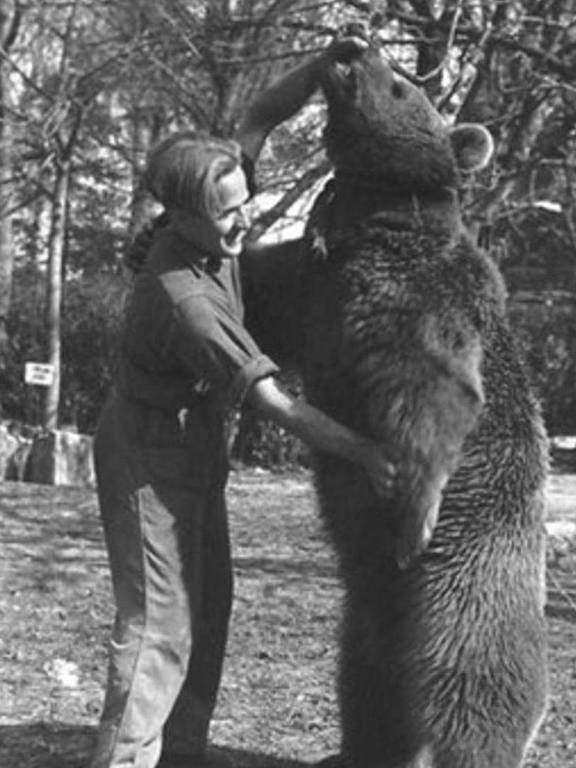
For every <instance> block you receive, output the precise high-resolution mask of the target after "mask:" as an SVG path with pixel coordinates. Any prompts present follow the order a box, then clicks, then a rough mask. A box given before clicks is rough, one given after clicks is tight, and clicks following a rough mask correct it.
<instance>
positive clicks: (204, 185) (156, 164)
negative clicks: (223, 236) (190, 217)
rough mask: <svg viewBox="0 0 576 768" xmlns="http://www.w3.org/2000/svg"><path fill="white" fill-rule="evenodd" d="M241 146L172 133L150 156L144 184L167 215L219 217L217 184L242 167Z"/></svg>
mask: <svg viewBox="0 0 576 768" xmlns="http://www.w3.org/2000/svg"><path fill="white" fill-rule="evenodd" d="M241 157H242V156H241V150H240V145H239V144H238V143H237V142H236V141H232V140H230V139H221V138H217V137H215V136H209V135H207V134H202V133H196V132H194V131H183V132H180V133H175V134H173V135H172V136H170V137H168V138H167V139H165V140H164V141H162V142H161V143H160V144H158V145H157V146H156V147H155V148H154V149H153V150H152V151H151V152H150V154H149V156H148V163H147V167H146V170H145V173H144V184H145V186H146V188H147V189H148V191H149V192H150V193H151V194H152V195H153V197H155V198H156V200H158V202H159V203H161V204H162V205H163V206H164V207H165V208H166V209H167V210H168V211H169V210H170V209H175V208H176V209H184V210H188V211H191V212H192V211H194V212H196V213H199V214H201V215H202V214H203V215H207V216H210V217H214V216H218V215H219V214H220V213H221V201H220V198H219V196H218V192H217V188H216V183H217V181H218V180H219V179H220V178H222V176H225V175H227V174H228V173H232V172H233V171H234V170H235V169H236V168H238V167H240V166H241Z"/></svg>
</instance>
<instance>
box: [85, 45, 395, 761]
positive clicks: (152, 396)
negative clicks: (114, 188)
mask: <svg viewBox="0 0 576 768" xmlns="http://www.w3.org/2000/svg"><path fill="white" fill-rule="evenodd" d="M362 47H363V46H362V41H360V40H358V41H354V40H348V41H342V42H341V43H338V44H333V45H332V46H329V47H328V48H327V49H326V50H325V51H323V52H322V53H321V54H319V55H318V56H316V57H315V58H313V59H311V60H310V61H308V62H306V63H305V64H303V65H302V66H300V67H299V68H297V69H296V70H294V71H292V72H290V73H288V75H286V76H285V77H284V78H283V79H282V80H280V81H279V82H278V83H276V84H274V85H272V86H271V88H270V89H269V90H268V91H266V92H264V93H263V94H262V96H261V97H260V98H258V99H256V101H255V103H254V104H253V105H252V108H250V109H249V110H248V113H247V115H246V117H245V118H244V120H243V121H242V123H241V125H240V127H239V130H238V132H237V134H236V138H235V139H234V140H227V139H221V138H216V137H212V136H204V135H198V134H196V133H194V132H183V133H178V134H175V135H174V136H171V137H169V138H168V139H166V140H164V141H163V142H162V143H161V144H160V145H159V146H158V147H157V148H156V149H155V150H154V151H153V152H152V153H151V155H150V157H149V161H148V166H147V169H146V173H145V180H146V184H147V185H148V188H149V189H150V191H151V192H152V194H153V195H154V196H155V197H156V199H157V200H158V201H159V202H160V203H162V204H163V206H164V208H165V209H166V211H167V222H165V226H163V227H162V228H161V229H159V230H158V231H157V232H156V234H155V236H154V239H153V242H152V247H151V251H150V253H149V255H148V258H147V259H146V262H145V263H144V264H143V265H142V266H141V270H140V274H138V275H137V276H136V277H135V280H134V283H133V286H132V289H131V292H130V296H129V298H128V300H127V306H126V309H125V315H124V320H123V328H122V332H121V337H120V345H119V347H120V348H119V361H118V370H117V374H116V380H115V386H114V389H113V392H112V393H111V396H110V398H109V399H108V402H107V403H106V405H105V407H104V409H103V412H102V414H101V418H100V421H99V425H98V429H97V433H96V436H95V443H94V445H95V448H94V450H95V465H96V475H97V491H98V499H99V505H100V510H101V517H102V521H103V528H104V534H105V540H106V545H107V549H108V555H109V562H110V567H111V574H112V585H113V592H114V598H115V603H116V617H115V623H114V627H113V630H112V637H111V641H110V661H109V672H108V684H107V690H106V696H105V701H104V706H103V711H102V715H101V722H100V727H99V731H98V736H97V740H96V747H95V752H94V755H93V758H92V761H91V768H124V767H125V766H135V768H153V767H154V766H159V767H160V766H161V767H162V768H178V767H179V766H180V767H183V766H186V768H205V767H206V766H210V765H218V764H219V763H220V764H221V763H222V760H221V758H218V755H215V754H214V753H213V752H212V751H210V750H208V747H207V743H208V731H209V724H210V719H211V716H212V712H213V710H214V706H215V702H216V696H217V691H218V687H219V682H220V677H221V671H222V663H223V658H224V652H225V645H226V636H227V628H228V620H229V615H230V608H231V600H232V569H231V558H230V544H229V537H228V525H227V512H226V503H225V485H226V480H227V460H226V455H225V453H226V452H225V440H224V422H223V416H224V412H225V409H226V408H227V407H229V406H233V405H235V406H238V405H240V404H241V403H243V402H248V403H250V404H251V405H252V406H253V407H255V408H256V409H258V411H259V412H260V413H261V414H263V415H264V416H266V417H269V418H271V419H273V420H274V421H276V422H277V423H278V424H280V425H281V426H283V427H285V428H286V429H288V430H290V431H291V432H292V433H294V434H295V435H297V436H298V437H300V438H301V439H302V440H304V441H305V442H307V443H308V444H309V445H310V446H312V447H313V448H314V449H316V450H319V451H331V452H333V453H335V454H338V455H340V456H342V457H344V458H345V459H347V460H349V461H353V462H357V463H359V464H360V465H362V466H363V467H364V468H365V470H366V472H367V473H368V474H369V476H370V478H371V480H372V482H373V485H374V488H375V490H376V491H377V493H379V494H382V495H386V494H388V493H389V491H390V487H391V484H392V483H393V481H394V473H395V470H394V467H393V465H392V464H391V463H390V462H389V460H388V457H387V454H386V450H385V449H384V447H383V446H380V445H377V444H375V443H373V442H372V441H371V440H370V439H368V438H366V437H364V436H361V435H358V434H356V433H354V432H352V431H351V430H349V429H348V428H346V427H345V426H343V425H341V424H338V423H337V422H335V421H333V420H332V419H331V418H329V417H328V416H327V415H325V414H323V413H321V412H320V411H318V410H317V409H315V408H314V407H313V406H311V405H310V404H308V403H306V402H305V401H304V400H301V399H295V398H294V397H292V396H291V395H290V394H289V393H287V392H286V391H285V390H284V389H283V388H282V386H281V385H280V384H279V383H278V381H277V378H276V373H277V371H278V369H277V366H276V365H275V363H274V362H273V361H272V360H271V359H270V358H268V357H267V356H266V355H264V354H263V353H262V352H261V351H260V350H259V348H258V346H257V345H256V343H255V341H254V340H253V339H252V338H251V336H250V335H249V334H248V332H247V330H246V329H245V327H244V326H243V324H242V317H243V305H242V296H241V292H240V286H239V271H238V256H239V254H240V252H241V250H242V247H243V242H244V236H245V234H246V230H247V226H248V222H247V218H246V214H245V210H244V206H245V203H246V201H247V200H248V198H249V195H250V192H249V187H251V182H250V180H249V179H250V177H251V175H252V167H253V162H254V160H255V159H256V158H257V156H258V154H259V152H260V150H261V148H262V145H263V143H264V140H265V138H266V136H267V134H268V133H269V132H270V130H272V128H273V127H274V126H275V125H276V124H278V123H279V122H281V121H282V120H284V119H286V118H287V117H289V116H290V115H291V114H294V113H295V112H296V111H297V110H298V109H299V108H300V107H301V106H303V104H304V102H305V101H306V100H307V98H308V97H309V96H310V95H311V93H312V92H313V91H314V89H315V87H316V79H317V75H318V71H319V67H321V66H322V65H323V63H324V62H325V61H326V60H327V59H329V58H330V57H336V58H338V57H342V58H346V57H350V56H351V55H353V54H354V51H355V50H359V49H361V48H362Z"/></svg>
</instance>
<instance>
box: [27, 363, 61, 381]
mask: <svg viewBox="0 0 576 768" xmlns="http://www.w3.org/2000/svg"><path fill="white" fill-rule="evenodd" d="M53 381H54V366H53V365H51V364H50V363H25V365H24V382H25V383H26V384H35V385H36V386H37V387H49V386H50V385H51V384H52V382H53Z"/></svg>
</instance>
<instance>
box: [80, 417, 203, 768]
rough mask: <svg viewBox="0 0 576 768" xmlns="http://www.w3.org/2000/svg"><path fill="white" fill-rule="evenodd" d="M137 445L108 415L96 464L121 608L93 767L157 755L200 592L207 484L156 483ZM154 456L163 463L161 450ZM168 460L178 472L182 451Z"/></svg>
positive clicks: (144, 764) (113, 767)
mask: <svg viewBox="0 0 576 768" xmlns="http://www.w3.org/2000/svg"><path fill="white" fill-rule="evenodd" d="M116 417H118V413H116ZM115 433H116V434H115ZM133 449H134V446H133V445H131V446H130V445H128V446H123V445H122V439H121V437H119V436H118V433H117V430H116V427H115V425H114V419H113V418H111V419H109V423H108V428H107V429H106V425H104V428H103V429H101V430H100V434H99V436H98V441H97V451H96V458H97V462H96V464H97V472H98V489H99V501H100V506H101V512H102V519H103V523H104V531H105V537H106V543H107V546H108V553H109V559H110V566H111V572H112V581H113V588H114V593H115V599H116V604H117V616H116V622H115V626H114V631H113V636H112V639H111V645H110V665H109V676H108V687H107V693H106V698H105V703H104V709H103V713H102V719H101V724H100V730H99V736H98V741H97V746H96V751H95V755H94V758H93V762H92V768H128V766H131V767H132V768H153V767H154V766H155V765H156V762H157V760H158V757H159V754H160V750H161V741H162V728H163V726H164V723H165V722H166V719H167V718H168V715H169V713H170V711H171V710H172V707H173V706H174V702H175V701H176V698H177V696H178V693H179V691H180V688H181V686H182V683H183V681H184V680H185V678H186V673H187V669H188V663H189V659H190V649H191V642H192V629H193V627H194V626H195V625H196V624H197V623H198V622H197V621H196V620H195V618H194V617H193V614H194V612H196V611H197V610H198V606H199V605H200V602H201V597H200V589H201V583H202V581H201V578H200V574H201V562H202V559H201V550H202V546H203V543H202V527H203V522H204V515H205V512H206V484H204V485H202V484H199V486H198V488H196V489H195V488H193V487H189V486H187V487H176V486H174V485H172V484H168V485H166V484H163V485H160V486H157V487H155V488H153V487H152V486H151V485H150V484H149V483H148V484H146V483H143V482H142V472H141V471H140V470H141V467H140V466H139V464H138V461H137V460H136V459H134V457H133V456H131V455H126V452H127V451H128V450H129V451H133ZM155 461H156V465H157V466H156V469H157V470H158V471H160V470H161V469H162V466H161V465H162V462H163V458H162V456H161V455H160V456H156V457H155ZM165 462H166V471H167V472H172V471H173V456H171V457H165Z"/></svg>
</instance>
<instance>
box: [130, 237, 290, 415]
mask: <svg viewBox="0 0 576 768" xmlns="http://www.w3.org/2000/svg"><path fill="white" fill-rule="evenodd" d="M243 318H244V306H243V303H242V294H241V290H240V274H239V266H238V260H237V259H235V258H232V259H230V258H227V259H223V260H222V261H221V263H220V264H219V265H211V264H210V262H209V260H207V259H206V258H203V257H202V256H201V254H198V253H197V252H195V250H194V246H193V245H192V243H190V242H189V241H187V240H186V239H185V238H184V237H183V236H182V235H181V234H179V233H177V232H176V231H174V230H173V229H172V228H171V227H170V226H168V227H167V228H166V229H164V230H161V231H159V232H158V233H157V234H156V236H155V240H154V244H153V247H152V251H151V253H150V255H149V258H148V259H147V261H146V264H145V266H144V268H143V270H142V272H141V273H140V274H139V275H138V276H137V277H136V279H135V282H134V285H133V288H132V292H131V295H130V297H129V299H128V304H127V308H126V312H125V320H124V327H123V332H122V339H121V349H120V361H119V374H118V389H119V391H120V393H121V394H123V395H124V396H126V397H129V398H131V399H134V400H137V401H139V402H142V403H145V404H148V405H150V406H152V407H157V408H161V409H166V410H170V411H178V410H180V409H182V408H186V407H191V406H193V405H195V404H196V403H197V402H198V400H199V399H200V398H215V399H217V400H218V401H219V402H221V403H222V404H228V405H239V404H240V403H241V402H242V400H243V399H244V397H245V396H246V394H247V392H248V391H249V389H250V387H251V386H252V385H253V384H254V383H255V382H256V381H257V380H258V379H261V378H264V377H266V376H270V375H272V374H274V373H276V372H277V371H278V368H277V366H276V365H275V364H274V363H273V362H272V360H270V358H268V357H266V355H264V354H263V353H262V352H261V351H260V349H259V348H258V346H257V344H256V342H255V341H254V340H253V338H252V337H251V336H250V334H249V333H248V331H247V330H246V329H245V328H244V326H243Z"/></svg>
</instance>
